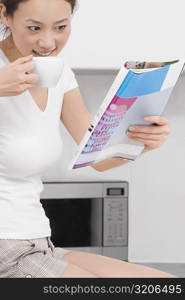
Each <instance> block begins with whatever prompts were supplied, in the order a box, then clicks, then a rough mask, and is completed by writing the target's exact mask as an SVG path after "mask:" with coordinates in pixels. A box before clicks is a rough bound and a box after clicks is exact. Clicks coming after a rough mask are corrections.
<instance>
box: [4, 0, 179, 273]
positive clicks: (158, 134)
mask: <svg viewBox="0 0 185 300" xmlns="http://www.w3.org/2000/svg"><path fill="white" fill-rule="evenodd" d="M75 5H76V1H75V0H52V1H51V0H39V1H38V0H2V1H0V18H1V22H2V25H4V26H5V28H6V29H7V30H8V31H7V34H6V37H5V38H4V40H2V41H1V44H0V277H6V278H10V277H11V278H17V277H19V278H21V277H27V278H29V277H34V278H37V277H173V276H172V275H170V274H167V273H165V272H160V271H157V270H154V269H151V268H148V267H144V266H139V265H135V264H130V263H126V262H123V261H121V260H118V259H113V258H109V257H105V256H102V255H97V254H91V253H84V252H80V251H71V250H66V249H62V248H58V247H55V246H54V245H53V244H52V242H51V240H50V234H51V232H50V226H49V220H48V219H47V217H46V216H45V213H44V211H43V208H42V205H41V203H40V199H39V195H40V192H41V191H42V188H43V184H42V174H43V172H45V171H46V170H47V168H48V167H49V166H50V165H52V164H53V163H54V161H56V160H57V159H58V158H59V156H60V154H61V150H62V141H61V136H60V131H59V124H60V121H62V122H63V123H64V125H65V126H66V128H67V130H68V131H69V132H70V134H71V135H72V137H73V138H74V140H75V141H76V143H79V142H80V140H81V139H82V137H83V135H84V133H85V131H86V128H88V127H89V124H90V123H91V116H90V114H89V113H88V111H87V109H86V107H85V105H84V103H83V100H82V98H81V94H80V91H79V88H78V84H77V82H76V80H75V76H74V74H73V72H72V71H71V69H70V68H69V67H68V66H67V65H65V68H64V72H63V75H62V77H61V79H60V80H59V82H58V84H57V86H56V88H55V89H52V91H51V90H50V89H49V90H48V89H47V88H36V87H34V84H35V83H36V82H37V81H38V77H37V75H36V74H30V73H29V72H30V71H31V70H32V69H33V62H32V56H56V55H57V54H58V53H59V52H60V51H61V50H62V49H63V47H64V46H65V44H66V42H67V40H68V38H69V35H70V31H71V17H72V14H73V12H74V9H75ZM31 55H32V56H31ZM148 121H150V122H152V123H156V124H157V125H158V126H135V128H134V130H132V131H131V130H130V131H129V133H128V135H129V137H130V138H133V139H135V140H137V141H141V142H144V144H145V145H146V146H145V151H149V150H152V149H155V148H157V147H159V146H160V145H161V144H162V143H163V142H164V141H165V139H166V137H167V135H168V134H169V125H168V120H166V119H165V118H164V117H158V116H153V117H149V118H148ZM124 163H126V160H122V159H117V158H112V159H107V160H104V161H102V162H99V163H96V164H94V165H92V167H93V168H95V169H96V170H98V171H104V170H108V169H110V168H113V167H117V166H120V165H123V164H124Z"/></svg>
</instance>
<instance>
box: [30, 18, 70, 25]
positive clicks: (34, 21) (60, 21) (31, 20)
mask: <svg viewBox="0 0 185 300" xmlns="http://www.w3.org/2000/svg"><path fill="white" fill-rule="evenodd" d="M25 21H26V22H33V23H37V24H42V22H39V21H36V20H33V19H27V20H25ZM65 21H68V19H67V18H66V19H63V20H59V21H57V22H55V23H54V24H58V23H62V22H65Z"/></svg>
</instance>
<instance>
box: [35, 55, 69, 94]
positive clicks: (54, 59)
mask: <svg viewBox="0 0 185 300" xmlns="http://www.w3.org/2000/svg"><path fill="white" fill-rule="evenodd" d="M32 61H33V62H34V64H35V67H34V69H33V70H32V72H33V73H36V74H37V75H38V76H39V81H38V82H37V83H36V84H35V87H48V88H54V87H55V86H56V85H57V83H58V80H59V78H60V76H61V74H62V72H63V67H64V61H63V58H61V57H58V56H51V57H33V58H32Z"/></svg>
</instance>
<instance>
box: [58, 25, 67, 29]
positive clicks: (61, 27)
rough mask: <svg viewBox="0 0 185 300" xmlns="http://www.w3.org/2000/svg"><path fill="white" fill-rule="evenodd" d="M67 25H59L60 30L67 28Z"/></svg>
mask: <svg viewBox="0 0 185 300" xmlns="http://www.w3.org/2000/svg"><path fill="white" fill-rule="evenodd" d="M66 27H67V25H61V26H58V27H57V28H58V30H64V29H65V28H66Z"/></svg>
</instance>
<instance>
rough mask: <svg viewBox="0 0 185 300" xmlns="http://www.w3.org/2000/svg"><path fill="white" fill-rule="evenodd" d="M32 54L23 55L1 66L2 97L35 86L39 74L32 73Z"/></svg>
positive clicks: (16, 93) (14, 94) (15, 94)
mask: <svg viewBox="0 0 185 300" xmlns="http://www.w3.org/2000/svg"><path fill="white" fill-rule="evenodd" d="M31 60H32V56H31V55H30V56H26V57H21V58H19V59H17V60H15V61H14V62H12V63H9V64H8V65H6V66H4V67H2V68H0V97H6V96H17V95H19V94H22V93H23V92H25V91H26V90H27V89H29V88H31V87H33V86H34V84H35V83H36V82H37V81H38V75H37V74H34V73H31V74H29V72H30V71H32V69H33V68H34V63H33V62H32V61H31Z"/></svg>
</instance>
